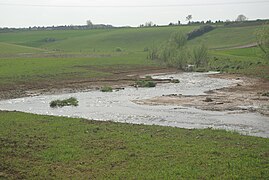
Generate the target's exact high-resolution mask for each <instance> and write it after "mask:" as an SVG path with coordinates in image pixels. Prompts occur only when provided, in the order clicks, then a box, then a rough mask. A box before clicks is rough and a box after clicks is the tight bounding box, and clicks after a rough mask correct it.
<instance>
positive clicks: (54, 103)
mask: <svg viewBox="0 0 269 180" xmlns="http://www.w3.org/2000/svg"><path fill="white" fill-rule="evenodd" d="M64 106H78V100H77V99H76V98H74V97H71V98H68V99H64V100H54V101H51V102H50V107H51V108H56V107H64Z"/></svg>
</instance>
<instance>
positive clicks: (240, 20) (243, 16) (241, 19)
mask: <svg viewBox="0 0 269 180" xmlns="http://www.w3.org/2000/svg"><path fill="white" fill-rule="evenodd" d="M246 20H247V17H246V16H245V15H243V14H240V15H239V16H238V17H237V18H236V20H235V21H238V22H242V21H246Z"/></svg>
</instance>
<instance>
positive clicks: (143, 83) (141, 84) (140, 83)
mask: <svg viewBox="0 0 269 180" xmlns="http://www.w3.org/2000/svg"><path fill="white" fill-rule="evenodd" d="M156 84H157V83H155V82H153V81H148V80H139V81H136V82H135V85H136V86H138V87H155V86H156Z"/></svg>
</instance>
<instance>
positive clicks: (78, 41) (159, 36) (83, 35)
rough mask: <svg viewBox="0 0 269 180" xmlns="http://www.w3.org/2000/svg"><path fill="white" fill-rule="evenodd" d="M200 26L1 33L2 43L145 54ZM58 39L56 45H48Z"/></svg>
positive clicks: (66, 49) (72, 50) (77, 50)
mask: <svg viewBox="0 0 269 180" xmlns="http://www.w3.org/2000/svg"><path fill="white" fill-rule="evenodd" d="M195 28H197V27H196V26H182V27H155V28H122V29H110V30H109V29H108V30H70V31H60V30H59V31H31V32H30V31H25V32H16V33H3V34H0V42H1V41H2V42H9V43H14V44H23V45H26V46H33V47H41V48H48V49H51V50H54V49H57V50H62V51H65V52H81V51H82V52H86V53H92V51H93V49H95V50H96V51H103V52H104V51H110V52H111V51H114V50H115V48H116V47H121V48H122V49H124V50H128V51H143V50H144V48H145V47H148V46H151V45H152V44H153V43H160V42H162V41H164V40H166V39H167V38H168V37H169V36H170V34H171V33H173V32H175V31H182V32H189V31H192V30H193V29H195ZM46 38H54V39H56V41H55V42H49V43H48V42H45V41H44V39H46Z"/></svg>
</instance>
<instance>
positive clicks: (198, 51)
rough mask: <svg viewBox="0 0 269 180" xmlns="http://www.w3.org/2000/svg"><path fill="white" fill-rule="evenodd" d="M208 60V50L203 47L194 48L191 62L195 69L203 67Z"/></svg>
mask: <svg viewBox="0 0 269 180" xmlns="http://www.w3.org/2000/svg"><path fill="white" fill-rule="evenodd" d="M207 60H208V48H207V47H206V46H205V45H201V46H197V47H194V49H193V61H194V63H195V65H196V67H197V68H198V67H200V66H204V65H206V64H207Z"/></svg>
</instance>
